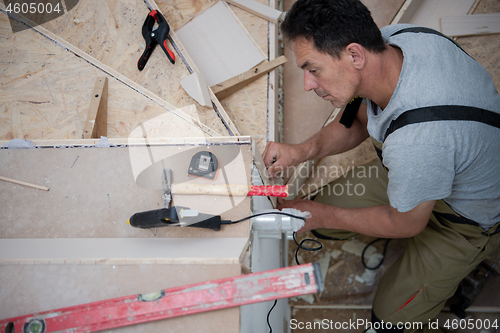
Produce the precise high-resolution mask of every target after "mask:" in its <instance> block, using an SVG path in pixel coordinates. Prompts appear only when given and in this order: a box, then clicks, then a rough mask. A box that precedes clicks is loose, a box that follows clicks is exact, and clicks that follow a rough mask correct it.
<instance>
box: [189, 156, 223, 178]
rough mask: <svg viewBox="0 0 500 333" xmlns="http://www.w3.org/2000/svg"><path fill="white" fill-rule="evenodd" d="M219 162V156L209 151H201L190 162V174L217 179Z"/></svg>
mask: <svg viewBox="0 0 500 333" xmlns="http://www.w3.org/2000/svg"><path fill="white" fill-rule="evenodd" d="M218 168H219V162H218V161H217V157H215V155H214V154H212V153H211V152H209V151H200V152H197V153H196V154H194V156H193V158H192V159H191V163H189V169H188V174H190V175H193V176H198V177H203V178H208V179H215V177H216V176H217V170H218Z"/></svg>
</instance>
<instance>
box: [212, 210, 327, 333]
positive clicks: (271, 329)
mask: <svg viewBox="0 0 500 333" xmlns="http://www.w3.org/2000/svg"><path fill="white" fill-rule="evenodd" d="M271 214H273V215H275V214H278V215H285V216H288V217H292V218H296V219H300V220H303V221H304V222H305V221H306V218H305V217H302V216H297V215H293V214H289V213H284V212H279V211H278V212H263V213H257V214H254V215H250V216H247V217H245V218H242V219H240V220H236V221H230V220H223V221H221V224H226V225H227V224H236V223H240V222H243V221H246V220H249V219H251V218H254V217H257V216H262V215H271ZM295 234H296V232H295V231H294V232H293V239H294V241H295V244H297V246H299V248H302V249H304V250H308V249H309V248H306V247H303V246H302V244H303V243H304V241H307V239H305V240H303V241H302V242H301V243H300V245H299V244H298V243H297V239H296V238H295ZM311 241H315V242H317V243H319V242H318V241H316V240H314V239H311ZM319 244H320V247H319V248H318V249H313V250H310V251H318V250H320V249H321V248H322V247H323V245H322V244H321V243H319ZM299 248H297V251H298V250H299ZM297 251H295V260H296V261H297ZM297 265H299V263H298V261H297ZM276 304H278V300H277V299H276V300H274V304H273V306H272V307H271V309H269V312H268V313H267V326H268V327H269V333H272V332H273V328H272V327H271V323H270V322H269V317H270V316H271V312H272V311H273V309H274V308H275V307H276Z"/></svg>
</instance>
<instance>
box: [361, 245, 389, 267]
mask: <svg viewBox="0 0 500 333" xmlns="http://www.w3.org/2000/svg"><path fill="white" fill-rule="evenodd" d="M383 239H385V238H377V239H375V240H373V241H371V242H370V243H369V244H368V245H366V246H365V248H364V249H363V252H362V253H361V263H362V264H363V267H364V268H366V269H369V270H372V271H373V270H376V269H378V268H379V267H380V266H382V264H383V263H384V260H385V253H386V252H387V245H389V242H390V240H391V239H390V238H388V239H386V242H385V245H384V251H383V252H382V260H380V262H379V263H378V265H377V266H375V267H368V266H367V265H366V263H365V252H366V250H367V249H368V247H369V246H370V245H372V244H375V243H376V242H378V241H379V240H383Z"/></svg>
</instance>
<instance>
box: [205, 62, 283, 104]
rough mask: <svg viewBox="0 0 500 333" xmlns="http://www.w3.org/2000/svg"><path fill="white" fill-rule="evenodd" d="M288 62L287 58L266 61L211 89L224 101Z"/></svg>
mask: <svg viewBox="0 0 500 333" xmlns="http://www.w3.org/2000/svg"><path fill="white" fill-rule="evenodd" d="M286 61H287V59H286V58H285V56H281V57H278V58H276V59H273V60H271V61H266V62H264V63H262V64H260V65H258V66H255V67H254V68H252V69H250V70H248V71H246V72H244V73H242V74H239V75H237V76H235V77H232V78H230V79H229V80H226V81H224V82H221V83H218V84H216V85H214V86H212V87H211V89H212V91H213V92H214V94H215V96H217V98H218V99H224V98H226V97H228V96H230V95H232V94H233V93H235V92H236V91H238V90H239V89H241V88H243V87H245V86H246V85H248V84H249V83H251V82H253V81H255V80H257V79H258V78H259V77H261V76H263V75H264V74H267V73H269V72H270V71H272V70H274V69H275V68H276V67H278V66H280V65H282V64H284V63H285V62H286Z"/></svg>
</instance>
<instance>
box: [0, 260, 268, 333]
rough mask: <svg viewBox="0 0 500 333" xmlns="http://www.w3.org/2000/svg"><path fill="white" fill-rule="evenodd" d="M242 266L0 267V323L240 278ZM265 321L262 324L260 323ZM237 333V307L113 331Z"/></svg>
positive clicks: (125, 332)
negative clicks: (1, 302)
mask: <svg viewBox="0 0 500 333" xmlns="http://www.w3.org/2000/svg"><path fill="white" fill-rule="evenodd" d="M240 272H241V267H240V265H191V266H187V265H117V266H90V265H85V266H82V265H36V266H35V265H25V266H2V268H1V269H0V284H1V285H2V288H1V289H0V297H1V299H4V300H6V299H8V300H9V306H1V307H0V318H11V317H14V316H20V315H26V314H30V313H35V312H40V311H47V310H52V309H57V308H61V307H68V306H74V305H79V304H85V303H89V302H95V301H102V300H106V299H110V298H116V297H121V296H128V295H134V294H146V293H151V292H158V291H160V290H162V289H166V288H173V287H178V286H183V285H188V284H193V283H199V282H205V281H210V280H215V279H222V278H227V277H232V276H237V275H240ZM263 320H265V318H264V319H263ZM200 331H203V332H207V333H219V332H239V307H235V308H229V309H224V310H217V311H215V312H206V313H199V314H194V315H189V316H183V317H177V318H171V319H166V320H161V321H155V322H149V323H144V324H139V325H136V326H128V327H124V328H118V329H113V332H120V333H132V332H134V333H135V332H200Z"/></svg>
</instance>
